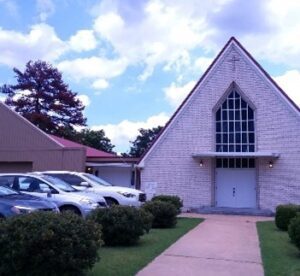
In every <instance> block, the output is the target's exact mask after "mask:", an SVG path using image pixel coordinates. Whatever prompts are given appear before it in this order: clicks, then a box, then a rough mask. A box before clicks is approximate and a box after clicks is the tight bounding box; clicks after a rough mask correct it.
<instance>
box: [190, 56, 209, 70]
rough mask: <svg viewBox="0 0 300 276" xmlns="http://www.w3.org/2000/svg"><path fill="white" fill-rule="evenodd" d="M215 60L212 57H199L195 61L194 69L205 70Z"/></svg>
mask: <svg viewBox="0 0 300 276" xmlns="http://www.w3.org/2000/svg"><path fill="white" fill-rule="evenodd" d="M212 62H213V59H212V58H208V57H199V58H197V59H196V60H195V62H194V69H195V70H196V71H200V72H204V71H206V70H207V69H208V67H209V65H210V64H211V63H212Z"/></svg>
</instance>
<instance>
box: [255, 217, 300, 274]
mask: <svg viewBox="0 0 300 276" xmlns="http://www.w3.org/2000/svg"><path fill="white" fill-rule="evenodd" d="M257 229H258V234H259V240H260V247H261V252H262V259H263V265H264V270H265V276H275V275H276V276H300V251H299V250H298V249H297V248H296V247H295V246H294V245H293V244H292V243H291V242H290V239H289V236H288V233H287V232H284V231H280V230H278V229H277V228H276V226H275V223H274V222H273V221H265V222H258V223H257Z"/></svg>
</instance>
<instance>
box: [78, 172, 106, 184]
mask: <svg viewBox="0 0 300 276" xmlns="http://www.w3.org/2000/svg"><path fill="white" fill-rule="evenodd" d="M83 175H84V176H85V177H86V178H88V179H90V180H92V181H93V182H96V183H97V184H99V185H102V186H112V185H111V184H110V183H108V182H106V181H105V180H103V179H101V178H99V177H97V176H96V175H93V174H89V173H83Z"/></svg>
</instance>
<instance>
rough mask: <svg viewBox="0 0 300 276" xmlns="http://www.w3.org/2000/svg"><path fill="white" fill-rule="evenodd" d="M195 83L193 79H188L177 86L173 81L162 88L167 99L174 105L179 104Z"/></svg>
mask: <svg viewBox="0 0 300 276" xmlns="http://www.w3.org/2000/svg"><path fill="white" fill-rule="evenodd" d="M195 84H196V82H195V81H189V82H187V83H185V84H184V85H181V86H179V85H178V84H176V83H174V82H173V83H172V84H171V85H170V86H169V87H166V88H164V92H165V97H166V99H167V101H168V102H169V103H170V104H171V105H172V106H174V107H177V106H179V105H180V104H181V103H182V101H183V100H184V99H185V97H186V96H187V95H188V94H189V93H190V92H191V90H192V88H193V87H194V86H195Z"/></svg>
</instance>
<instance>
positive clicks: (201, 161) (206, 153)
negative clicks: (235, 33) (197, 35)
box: [138, 37, 300, 211]
mask: <svg viewBox="0 0 300 276" xmlns="http://www.w3.org/2000/svg"><path fill="white" fill-rule="evenodd" d="M299 93H300V87H299ZM138 168H139V172H140V176H141V189H142V190H144V191H145V192H146V193H147V196H148V197H149V198H151V197H152V196H153V195H159V194H169V195H178V196H179V197H180V198H182V200H183V203H184V207H185V208H206V207H208V208H210V207H213V208H215V207H220V208H221V207H230V208H251V209H256V210H257V209H261V210H271V211H274V210H275V208H276V206H277V205H278V204H283V203H298V204H300V109H299V107H298V106H297V105H296V104H295V103H294V102H293V101H292V100H291V99H290V98H289V97H288V96H287V95H286V94H285V93H284V91H283V90H282V89H281V88H280V87H279V86H278V85H277V84H276V83H275V82H274V80H272V78H271V77H270V76H269V75H268V73H267V72H266V71H265V70H264V69H263V68H262V67H261V66H260V65H259V64H258V62H257V61H255V60H254V58H253V57H252V56H251V55H250V54H249V53H248V52H247V50H246V49H245V48H244V47H243V46H242V45H241V44H240V43H239V42H238V41H237V40H236V39H235V38H234V37H233V38H231V39H230V40H229V41H228V42H227V44H226V45H225V46H224V48H223V49H222V50H221V52H220V53H219V54H218V56H217V57H216V58H215V60H214V61H213V63H212V64H211V65H210V67H209V68H208V70H207V71H206V72H205V73H204V74H203V76H202V77H201V79H200V80H199V81H198V83H197V84H196V85H195V87H194V88H193V90H192V91H191V92H190V94H189V95H188V96H187V97H186V99H185V100H184V101H183V103H182V104H181V105H180V107H179V108H178V109H177V111H176V112H175V113H174V115H173V116H172V117H171V119H170V120H169V122H168V123H167V124H166V126H165V127H164V129H163V130H162V132H161V133H160V135H158V137H157V139H156V140H155V141H154V143H153V144H152V146H151V147H150V148H149V150H148V151H147V152H146V153H145V154H144V156H143V157H142V158H141V159H140V162H139V164H138Z"/></svg>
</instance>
